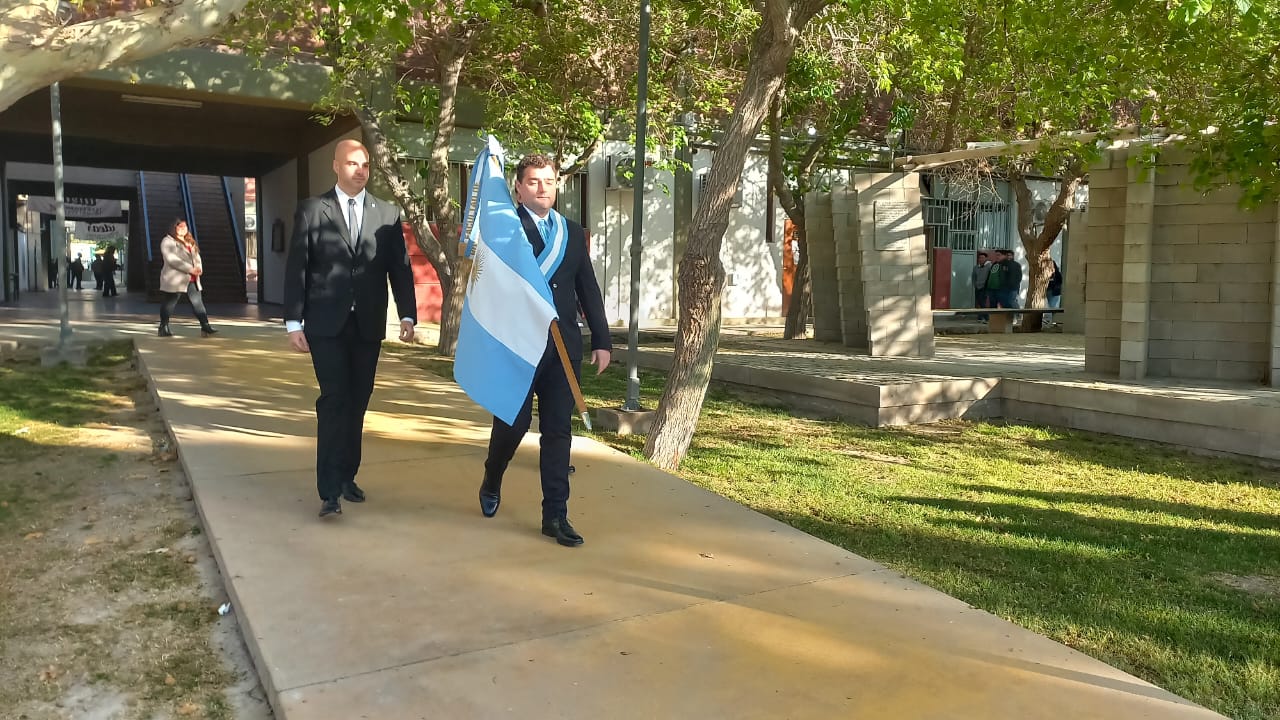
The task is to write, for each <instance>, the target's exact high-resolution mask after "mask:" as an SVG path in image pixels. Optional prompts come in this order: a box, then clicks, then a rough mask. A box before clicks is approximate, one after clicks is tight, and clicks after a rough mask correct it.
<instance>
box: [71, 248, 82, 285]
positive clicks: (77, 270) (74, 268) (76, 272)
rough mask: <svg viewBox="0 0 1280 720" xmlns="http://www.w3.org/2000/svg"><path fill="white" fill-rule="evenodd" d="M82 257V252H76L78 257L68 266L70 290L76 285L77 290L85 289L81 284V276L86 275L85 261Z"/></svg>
mask: <svg viewBox="0 0 1280 720" xmlns="http://www.w3.org/2000/svg"><path fill="white" fill-rule="evenodd" d="M82 257H84V256H83V255H82V254H81V253H76V259H75V260H72V261H71V264H70V265H68V266H67V289H68V290H70V289H72V287H74V288H75V289H76V290H83V289H84V288H83V287H82V286H81V285H80V278H81V277H82V276H83V275H84V261H83V260H81V258H82Z"/></svg>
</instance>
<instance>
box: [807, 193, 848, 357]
mask: <svg viewBox="0 0 1280 720" xmlns="http://www.w3.org/2000/svg"><path fill="white" fill-rule="evenodd" d="M804 203H805V208H804V225H805V237H806V240H807V241H808V243H809V278H810V283H811V287H812V290H813V337H814V339H815V340H820V341H822V342H840V341H841V335H840V291H839V288H838V287H837V286H836V246H835V237H834V235H833V233H832V226H831V195H830V194H829V193H809V194H808V195H806V196H805V198H804Z"/></svg>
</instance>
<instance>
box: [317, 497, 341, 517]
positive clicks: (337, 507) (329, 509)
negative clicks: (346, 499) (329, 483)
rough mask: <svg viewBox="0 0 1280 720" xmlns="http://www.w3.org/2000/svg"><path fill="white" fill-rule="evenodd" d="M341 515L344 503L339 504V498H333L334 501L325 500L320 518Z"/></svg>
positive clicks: (321, 507)
mask: <svg viewBox="0 0 1280 720" xmlns="http://www.w3.org/2000/svg"><path fill="white" fill-rule="evenodd" d="M341 514H342V503H340V502H338V499H337V498H333V499H332V500H325V501H324V504H323V505H321V506H320V517H327V516H329V515H341Z"/></svg>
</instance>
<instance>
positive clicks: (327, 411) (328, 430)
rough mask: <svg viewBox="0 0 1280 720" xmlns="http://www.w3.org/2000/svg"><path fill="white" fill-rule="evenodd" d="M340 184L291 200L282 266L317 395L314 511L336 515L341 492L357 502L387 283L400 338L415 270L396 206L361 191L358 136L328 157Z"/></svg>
mask: <svg viewBox="0 0 1280 720" xmlns="http://www.w3.org/2000/svg"><path fill="white" fill-rule="evenodd" d="M333 172H334V173H335V174H336V175H337V176H338V182H337V185H336V186H335V187H334V188H333V189H332V190H330V191H328V192H326V193H324V194H323V195H320V196H319V197H312V198H307V199H306V200H304V201H302V203H301V204H299V205H298V212H297V214H296V215H295V216H294V219H293V238H292V240H290V245H289V256H288V259H287V260H286V262H285V278H284V318H285V325H286V328H287V329H288V331H289V345H290V346H291V347H292V348H293V349H294V350H296V351H298V352H304V353H310V354H311V364H312V366H313V367H314V368H315V371H316V380H317V381H318V382H319V384H320V397H319V398H318V399H317V400H316V420H317V423H316V425H317V432H316V443H317V447H316V486H317V489H318V490H319V492H320V500H321V501H322V502H321V506H320V517H325V516H328V515H340V514H342V504H341V501H340V500H339V498H344V499H346V500H348V501H350V502H364V499H365V494H364V491H363V490H362V489H361V488H360V486H358V485H356V472H357V471H358V470H359V469H360V441H361V436H362V435H363V433H364V414H365V410H367V409H368V407H369V397H370V396H371V395H372V394H373V378H374V373H375V372H376V371H377V368H378V353H379V352H380V351H381V349H382V340H383V338H384V336H385V334H386V322H387V281H388V280H390V281H391V291H392V293H393V294H394V295H395V300H396V310H397V312H398V314H399V316H400V341H401V342H409V341H410V340H412V339H413V326H414V324H416V322H417V317H418V313H417V302H416V300H415V298H414V290H413V273H412V271H411V270H410V267H409V256H408V252H407V251H406V250H405V245H404V229H403V227H402V225H401V224H400V210H399V209H398V208H397V207H396V206H395V205H394V204H393V203H390V202H387V201H385V200H380V199H378V198H375V197H373V196H372V195H370V194H369V193H368V192H366V191H365V185H366V184H368V182H369V151H368V150H367V149H366V148H365V146H364V145H362V144H360V143H359V142H356V141H355V140H343V141H342V142H340V143H338V146H337V148H336V149H335V150H334V154H333Z"/></svg>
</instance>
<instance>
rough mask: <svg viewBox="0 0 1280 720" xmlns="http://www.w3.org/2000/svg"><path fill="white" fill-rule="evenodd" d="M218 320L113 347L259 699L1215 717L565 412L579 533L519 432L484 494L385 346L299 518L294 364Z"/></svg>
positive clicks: (470, 446) (791, 712) (438, 416)
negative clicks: (169, 453) (177, 483)
mask: <svg viewBox="0 0 1280 720" xmlns="http://www.w3.org/2000/svg"><path fill="white" fill-rule="evenodd" d="M224 327H225V328H226V330H225V333H224V334H225V337H219V338H217V339H211V340H203V341H202V340H201V339H199V338H198V337H179V338H173V339H168V340H165V339H160V338H155V337H150V336H139V338H138V352H139V357H140V359H141V362H142V366H143V370H144V372H145V373H146V374H147V376H148V377H149V378H150V381H151V383H152V385H153V388H154V390H155V392H156V394H157V396H158V397H159V399H160V403H161V408H162V411H163V413H164V416H165V419H166V421H167V423H168V424H169V427H170V428H171V430H172V432H173V434H174V435H175V436H176V438H177V440H178V446H179V449H180V455H181V459H182V462H183V464H184V466H185V468H186V470H187V473H188V475H189V477H190V478H191V482H192V484H193V486H194V489H195V496H196V500H197V502H198V505H199V508H200V512H201V514H202V515H203V517H204V520H205V523H206V529H207V532H208V534H209V536H210V540H211V541H212V544H213V547H214V549H215V552H216V554H217V558H218V562H219V563H220V565H221V567H222V571H223V575H224V578H225V579H226V582H227V584H228V590H229V592H230V594H231V596H232V600H233V602H234V603H235V607H236V612H237V613H239V617H240V621H241V623H242V626H243V627H244V628H245V632H246V634H247V635H248V637H246V640H247V641H248V644H249V647H250V649H251V651H252V653H253V655H254V658H255V661H256V663H257V665H258V669H259V672H260V674H261V676H262V682H263V685H264V686H265V687H266V688H267V690H268V694H269V696H270V698H271V701H272V704H273V706H274V707H275V709H276V713H277V715H278V717H280V718H283V719H286V720H313V719H315V720H320V719H325V720H328V719H330V718H332V719H335V720H336V719H342V720H348V719H350V718H376V719H379V720H382V719H398V718H493V717H512V718H593V719H595V718H610V719H614V718H823V719H827V718H849V717H860V718H957V719H960V718H965V719H975V718H1019V719H1031V718H1060V717H1064V716H1070V717H1072V718H1162V719H1165V718H1210V717H1218V716H1217V715H1215V714H1213V713H1210V712H1209V711H1207V710H1205V709H1203V708H1199V707H1197V706H1194V705H1191V704H1189V703H1187V702H1185V701H1183V700H1181V699H1179V698H1177V697H1175V696H1173V695H1171V694H1169V693H1167V692H1165V691H1163V690H1161V689H1159V688H1156V687H1154V686H1152V685H1150V684H1148V683H1146V682H1143V681H1141V680H1138V679H1136V678H1134V677H1132V676H1129V675H1126V674H1125V673H1122V672H1120V671H1118V670H1116V669H1114V668H1111V667H1109V666H1107V665H1105V664H1103V663H1101V662H1098V661H1096V660H1093V659H1090V658H1088V657H1086V656H1084V655H1082V654H1080V653H1077V652H1075V651H1072V650H1070V649H1068V648H1066V647H1064V646H1062V645H1059V644H1057V643H1054V642H1051V641H1049V640H1048V639H1046V638H1044V637H1041V636H1039V635H1036V634H1034V633H1031V632H1028V631H1026V630H1023V629H1021V628H1019V627H1016V626H1014V625H1011V624H1009V623H1007V622H1005V621H1003V620H1000V619H998V618H996V617H994V616H992V615H989V614H987V613H985V612H982V611H979V610H975V609H973V608H971V607H969V606H967V605H966V604H964V603H962V602H959V601H957V600H955V599H953V598H950V597H947V596H945V595H943V594H941V593H939V592H936V591H934V590H931V589H929V588H926V587H924V586H922V585H919V584H917V583H915V582H912V581H910V580H907V579H904V578H903V577H901V576H900V575H898V574H897V573H895V572H893V571H890V570H887V569H885V568H883V567H881V566H879V565H877V564H875V563H872V562H870V561H868V560H865V559H863V558H860V557H858V556H856V555H853V554H851V553H848V552H845V551H843V550H841V549H839V548H837V547H835V546H832V545H829V544H827V543H825V542H823V541H820V540H817V539H815V538H813V537H810V536H808V535H806V534H804V533H801V532H799V531H797V530H794V529H792V528H790V527H788V526H786V525H783V524H781V523H779V522H776V521H774V520H771V519H769V518H767V517H764V516H762V515H759V514H757V513H755V512H753V511H751V510H748V509H746V508H743V507H741V506H739V505H737V504H735V503H733V502H730V501H728V500H725V499H723V498H720V497H719V496H716V495H713V494H711V493H709V492H706V491H704V490H702V489H700V488H697V487H695V486H693V485H690V484H688V483H686V482H684V481H681V480H679V479H678V478H675V477H673V476H671V475H668V474H666V473H663V472H660V471H658V470H655V469H653V468H652V467H649V466H647V465H645V464H643V463H639V462H636V461H634V460H632V459H630V458H628V457H626V456H623V455H621V454H620V453H617V452H615V451H613V450H611V449H609V448H606V447H604V446H601V445H599V444H597V443H594V442H591V441H589V440H584V439H576V440H575V445H574V462H575V464H576V466H577V468H578V472H577V475H576V476H575V478H574V492H573V497H572V499H571V501H570V510H571V517H572V519H573V521H574V524H575V526H577V527H578V529H579V530H581V531H582V533H583V535H584V536H585V537H586V539H587V543H586V545H585V546H584V547H581V548H577V549H567V548H562V547H560V546H558V545H556V544H555V543H554V542H552V541H551V540H550V539H548V538H544V537H542V536H541V535H540V534H539V532H538V521H539V512H540V511H539V504H538V482H537V454H536V450H537V443H536V436H531V437H530V438H528V439H526V443H525V446H524V447H522V449H521V451H520V453H519V454H518V455H517V457H516V460H515V462H514V463H513V465H512V468H511V470H510V472H509V475H508V478H507V483H506V487H505V489H504V501H503V505H502V510H501V512H500V514H499V515H498V516H497V517H496V518H494V519H492V520H486V519H484V518H482V517H481V516H480V512H479V508H478V506H477V501H476V488H477V484H478V481H479V478H480V475H481V463H482V460H483V455H484V443H485V439H486V437H487V428H488V417H487V416H486V415H485V414H484V413H483V412H482V411H480V410H479V409H478V408H476V407H475V406H474V405H473V404H472V403H471V402H470V401H469V400H468V399H467V398H466V397H465V396H463V395H462V394H461V393H460V392H459V391H458V390H457V389H456V387H454V386H453V385H452V384H451V383H446V382H444V381H441V380H439V379H436V378H433V377H431V376H428V375H425V374H424V373H422V372H421V371H419V370H417V369H415V368H412V367H410V366H408V365H407V364H405V363H401V362H399V361H397V360H395V359H393V358H389V357H386V356H385V355H384V357H383V359H382V364H381V366H380V368H379V380H378V387H377V391H376V392H375V395H374V401H373V404H372V406H371V408H370V414H369V418H368V422H367V425H366V436H365V437H366V440H365V448H364V456H365V462H364V465H363V467H362V469H361V473H360V477H359V480H360V484H361V486H362V487H364V488H365V490H366V491H367V492H368V495H369V501H368V502H367V503H364V504H363V505H354V504H351V503H345V504H344V511H345V512H344V515H343V516H342V517H341V518H339V519H337V520H336V522H329V521H320V520H319V519H317V518H316V516H315V513H316V510H317V509H318V500H317V498H316V496H315V484H314V473H313V462H314V452H315V441H314V416H313V412H312V405H313V402H314V398H315V394H316V391H315V388H314V378H313V375H312V371H311V367H310V364H309V362H308V360H307V358H306V357H304V356H301V355H295V354H292V353H288V352H285V350H284V347H285V345H284V337H283V334H282V333H281V331H280V330H279V328H278V327H265V326H263V325H262V324H260V323H254V322H244V323H239V324H224ZM0 330H2V328H0Z"/></svg>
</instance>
